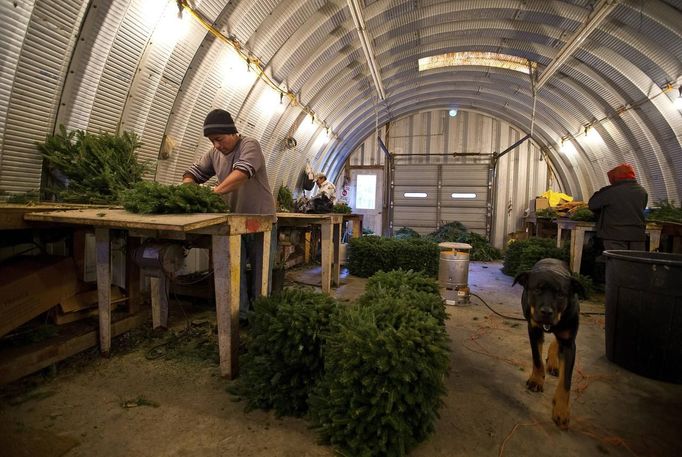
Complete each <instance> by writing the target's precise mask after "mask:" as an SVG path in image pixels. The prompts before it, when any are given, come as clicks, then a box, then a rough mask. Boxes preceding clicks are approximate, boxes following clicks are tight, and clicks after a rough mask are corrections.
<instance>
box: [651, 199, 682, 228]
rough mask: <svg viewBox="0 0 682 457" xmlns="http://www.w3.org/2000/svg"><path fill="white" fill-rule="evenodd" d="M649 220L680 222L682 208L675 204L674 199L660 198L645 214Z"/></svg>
mask: <svg viewBox="0 0 682 457" xmlns="http://www.w3.org/2000/svg"><path fill="white" fill-rule="evenodd" d="M647 220H648V221H651V222H677V223H679V224H682V208H679V207H676V206H675V201H674V200H672V201H668V200H661V201H659V202H657V203H656V206H655V207H654V208H653V209H652V210H651V212H650V213H649V215H648V216H647Z"/></svg>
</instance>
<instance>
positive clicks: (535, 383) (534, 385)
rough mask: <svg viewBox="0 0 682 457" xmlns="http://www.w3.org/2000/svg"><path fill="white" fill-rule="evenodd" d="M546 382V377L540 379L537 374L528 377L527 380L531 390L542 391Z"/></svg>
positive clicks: (527, 385)
mask: <svg viewBox="0 0 682 457" xmlns="http://www.w3.org/2000/svg"><path fill="white" fill-rule="evenodd" d="M544 384H545V379H544V378H539V379H538V378H537V377H535V376H531V377H530V378H528V381H526V387H527V388H528V390H530V391H531V392H542V391H543V390H544V388H543V385H544Z"/></svg>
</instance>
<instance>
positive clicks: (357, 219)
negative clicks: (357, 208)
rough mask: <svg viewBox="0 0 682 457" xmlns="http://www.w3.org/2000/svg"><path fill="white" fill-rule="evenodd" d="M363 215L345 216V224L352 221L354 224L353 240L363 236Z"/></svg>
mask: <svg viewBox="0 0 682 457" xmlns="http://www.w3.org/2000/svg"><path fill="white" fill-rule="evenodd" d="M362 218H363V215H362V214H344V215H343V222H347V221H350V222H351V223H352V224H353V238H360V237H361V236H362Z"/></svg>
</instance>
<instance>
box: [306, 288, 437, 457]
mask: <svg viewBox="0 0 682 457" xmlns="http://www.w3.org/2000/svg"><path fill="white" fill-rule="evenodd" d="M422 293H423V294H424V293H425V292H422ZM448 352H449V348H448V336H447V332H446V331H445V326H444V325H442V324H441V323H440V322H439V321H438V320H437V319H436V318H434V317H433V316H432V315H431V314H429V313H425V312H423V311H422V310H420V309H418V307H417V306H415V303H414V297H413V296H411V295H407V296H400V297H398V296H396V295H384V296H377V297H376V298H375V299H374V300H372V301H368V302H367V303H362V304H356V305H351V306H349V307H348V308H343V309H341V311H340V312H339V314H338V315H337V318H336V319H335V320H334V321H333V322H332V325H331V333H330V335H329V336H328V338H327V340H326V344H325V348H324V367H325V370H324V374H323V376H322V378H321V379H320V381H319V382H318V383H317V385H316V386H315V387H314V389H313V392H312V394H311V395H310V400H309V404H310V419H311V421H312V424H313V428H314V429H315V430H316V431H317V432H318V433H319V436H320V438H321V439H322V441H323V442H326V443H330V444H331V445H333V446H334V447H336V448H337V450H339V453H340V454H341V455H353V456H367V457H370V456H372V457H375V456H404V455H405V454H406V453H407V452H408V451H409V450H410V449H412V448H413V447H414V446H415V445H416V444H417V443H419V442H421V441H423V440H424V439H426V437H428V435H429V434H431V433H432V432H433V430H434V424H435V421H436V418H437V415H438V409H439V408H440V407H441V406H442V404H443V401H442V397H443V396H444V395H445V383H444V380H445V376H446V375H447V371H448V361H449V357H448Z"/></svg>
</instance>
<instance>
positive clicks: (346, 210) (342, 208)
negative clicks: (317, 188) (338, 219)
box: [332, 202, 353, 214]
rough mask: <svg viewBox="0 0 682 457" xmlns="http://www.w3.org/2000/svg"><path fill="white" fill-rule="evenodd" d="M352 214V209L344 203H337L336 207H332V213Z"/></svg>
mask: <svg viewBox="0 0 682 457" xmlns="http://www.w3.org/2000/svg"><path fill="white" fill-rule="evenodd" d="M352 212H353V210H352V209H351V207H350V206H348V205H347V204H346V203H343V202H340V203H335V204H334V206H333V207H332V213H339V214H350V213H352Z"/></svg>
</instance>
